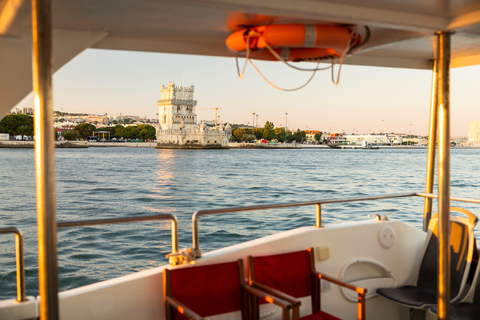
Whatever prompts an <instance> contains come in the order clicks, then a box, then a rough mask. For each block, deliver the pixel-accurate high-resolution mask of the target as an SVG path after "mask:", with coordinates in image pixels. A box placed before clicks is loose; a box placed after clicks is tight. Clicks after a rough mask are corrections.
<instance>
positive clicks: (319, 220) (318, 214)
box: [315, 203, 322, 228]
mask: <svg viewBox="0 0 480 320" xmlns="http://www.w3.org/2000/svg"><path fill="white" fill-rule="evenodd" d="M316 208H317V211H316V217H317V218H316V223H315V227H316V228H321V227H322V205H321V204H320V203H317V205H316Z"/></svg>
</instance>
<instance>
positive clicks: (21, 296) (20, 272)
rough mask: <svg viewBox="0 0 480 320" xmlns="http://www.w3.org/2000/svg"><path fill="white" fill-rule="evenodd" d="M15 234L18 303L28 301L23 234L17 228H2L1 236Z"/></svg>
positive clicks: (0, 229) (0, 230)
mask: <svg viewBox="0 0 480 320" xmlns="http://www.w3.org/2000/svg"><path fill="white" fill-rule="evenodd" d="M7 233H14V234H15V255H16V262H17V302H25V301H28V300H27V297H26V294H25V262H24V254H23V234H22V232H21V231H20V230H19V229H18V228H16V227H7V228H0V234H7Z"/></svg>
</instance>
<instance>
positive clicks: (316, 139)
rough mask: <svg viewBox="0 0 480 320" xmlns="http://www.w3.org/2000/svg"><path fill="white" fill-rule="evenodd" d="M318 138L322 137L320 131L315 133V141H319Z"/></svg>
mask: <svg viewBox="0 0 480 320" xmlns="http://www.w3.org/2000/svg"><path fill="white" fill-rule="evenodd" d="M320 139H322V133H321V132H317V133H315V141H320Z"/></svg>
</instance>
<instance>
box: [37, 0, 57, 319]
mask: <svg viewBox="0 0 480 320" xmlns="http://www.w3.org/2000/svg"><path fill="white" fill-rule="evenodd" d="M32 39H33V57H32V58H33V61H32V67H33V92H34V105H35V167H36V169H35V172H36V186H37V220H38V221H37V223H38V260H39V261H38V262H39V277H38V278H39V291H40V297H41V299H40V319H42V320H44V319H48V320H56V319H58V273H57V229H56V222H55V220H56V218H55V162H54V151H55V149H54V148H55V145H54V143H55V142H54V136H53V106H52V24H51V5H50V0H32Z"/></svg>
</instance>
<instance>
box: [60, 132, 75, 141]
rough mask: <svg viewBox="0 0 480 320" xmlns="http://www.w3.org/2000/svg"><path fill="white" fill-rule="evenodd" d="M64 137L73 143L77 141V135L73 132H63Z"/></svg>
mask: <svg viewBox="0 0 480 320" xmlns="http://www.w3.org/2000/svg"><path fill="white" fill-rule="evenodd" d="M62 137H63V138H64V139H65V140H68V141H72V140H76V139H77V135H76V134H75V133H73V132H72V131H63V132H62Z"/></svg>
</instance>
